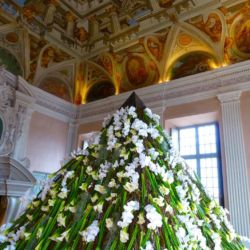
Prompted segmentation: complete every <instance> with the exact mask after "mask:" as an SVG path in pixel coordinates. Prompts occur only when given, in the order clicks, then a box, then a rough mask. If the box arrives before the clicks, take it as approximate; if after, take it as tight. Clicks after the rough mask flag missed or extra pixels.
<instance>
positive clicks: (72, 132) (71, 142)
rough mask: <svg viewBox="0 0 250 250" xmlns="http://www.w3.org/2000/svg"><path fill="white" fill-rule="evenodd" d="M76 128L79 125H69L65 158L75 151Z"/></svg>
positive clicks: (71, 123)
mask: <svg viewBox="0 0 250 250" xmlns="http://www.w3.org/2000/svg"><path fill="white" fill-rule="evenodd" d="M78 127H79V125H78V124H77V123H75V122H70V123H69V130H68V135H67V144H66V152H65V154H66V157H68V156H69V155H70V153H71V152H72V151H73V150H75V149H76V146H77V145H76V143H77V134H78Z"/></svg>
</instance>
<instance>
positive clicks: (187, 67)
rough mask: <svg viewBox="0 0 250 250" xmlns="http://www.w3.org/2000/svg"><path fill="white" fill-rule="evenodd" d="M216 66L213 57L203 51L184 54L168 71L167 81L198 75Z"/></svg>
mask: <svg viewBox="0 0 250 250" xmlns="http://www.w3.org/2000/svg"><path fill="white" fill-rule="evenodd" d="M216 65H217V61H216V59H215V57H214V56H213V55H211V54H209V53H206V52H204V51H194V52H189V53H186V54H184V55H182V56H180V57H179V58H177V59H176V60H175V61H174V62H173V64H172V65H171V66H170V68H169V70H168V79H169V80H173V79H177V78H181V77H185V76H189V75H193V74H198V73H201V72H205V71H208V70H211V69H214V68H215V67H216Z"/></svg>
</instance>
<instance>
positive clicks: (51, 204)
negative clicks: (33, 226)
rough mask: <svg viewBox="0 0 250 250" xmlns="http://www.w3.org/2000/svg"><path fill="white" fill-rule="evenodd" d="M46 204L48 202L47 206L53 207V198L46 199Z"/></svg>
mask: <svg viewBox="0 0 250 250" xmlns="http://www.w3.org/2000/svg"><path fill="white" fill-rule="evenodd" d="M48 204H49V207H53V206H54V204H55V200H51V199H49V200H48Z"/></svg>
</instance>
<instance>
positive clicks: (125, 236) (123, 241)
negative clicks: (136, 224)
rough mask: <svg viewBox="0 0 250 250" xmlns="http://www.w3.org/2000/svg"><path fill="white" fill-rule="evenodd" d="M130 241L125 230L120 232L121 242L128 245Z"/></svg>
mask: <svg viewBox="0 0 250 250" xmlns="http://www.w3.org/2000/svg"><path fill="white" fill-rule="evenodd" d="M128 240H129V234H128V233H127V232H126V231H125V230H121V231H120V241H121V242H122V243H126V242H127V241H128Z"/></svg>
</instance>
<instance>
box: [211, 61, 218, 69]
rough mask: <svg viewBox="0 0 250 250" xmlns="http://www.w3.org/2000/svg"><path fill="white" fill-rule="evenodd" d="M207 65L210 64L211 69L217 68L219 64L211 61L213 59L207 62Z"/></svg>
mask: <svg viewBox="0 0 250 250" xmlns="http://www.w3.org/2000/svg"><path fill="white" fill-rule="evenodd" d="M209 66H210V67H211V68H212V69H218V68H219V65H218V64H216V63H215V62H213V61H212V62H210V63H209Z"/></svg>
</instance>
